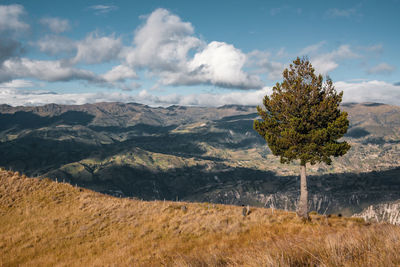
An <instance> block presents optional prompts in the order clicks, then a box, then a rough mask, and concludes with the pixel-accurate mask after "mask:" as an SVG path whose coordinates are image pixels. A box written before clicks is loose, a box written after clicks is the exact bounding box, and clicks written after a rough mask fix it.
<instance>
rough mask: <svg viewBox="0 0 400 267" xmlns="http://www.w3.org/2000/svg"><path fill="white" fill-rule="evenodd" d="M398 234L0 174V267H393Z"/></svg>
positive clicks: (350, 222) (351, 223) (334, 220)
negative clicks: (106, 192) (123, 195)
mask: <svg viewBox="0 0 400 267" xmlns="http://www.w3.org/2000/svg"><path fill="white" fill-rule="evenodd" d="M399 251H400V228H399V227H396V226H392V225H387V224H368V223H365V222H363V221H362V220H360V219H354V218H338V217H334V216H333V217H331V218H326V217H324V216H321V215H317V214H314V215H312V221H311V222H306V223H304V222H302V221H301V220H299V219H298V218H296V215H295V214H294V213H292V212H284V211H277V210H275V211H274V212H273V211H272V210H270V209H263V208H252V209H251V214H250V215H248V216H246V217H244V216H243V215H242V208H241V207H235V206H224V205H213V204H209V203H183V202H162V201H154V202H145V201H137V200H131V199H119V198H114V197H110V196H106V195H102V194H99V193H95V192H91V191H89V190H86V189H81V188H75V187H73V186H71V185H68V184H63V183H55V182H52V181H50V180H47V179H43V180H39V179H34V178H26V177H23V176H20V175H19V174H17V173H13V172H8V171H0V265H1V266H17V265H21V266H66V265H68V266H399V265H400V253H399Z"/></svg>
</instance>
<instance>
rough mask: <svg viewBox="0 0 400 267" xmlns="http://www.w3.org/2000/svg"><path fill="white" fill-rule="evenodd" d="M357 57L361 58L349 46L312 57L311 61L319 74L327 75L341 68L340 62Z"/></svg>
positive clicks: (342, 46)
mask: <svg viewBox="0 0 400 267" xmlns="http://www.w3.org/2000/svg"><path fill="white" fill-rule="evenodd" d="M357 57H359V55H357V54H356V53H355V52H353V51H352V50H351V48H350V46H349V45H341V46H339V48H338V49H336V50H333V51H332V52H329V53H325V54H319V55H315V56H312V55H311V59H310V61H311V63H312V65H313V67H314V68H315V69H316V71H317V72H319V73H322V74H327V73H329V72H330V71H332V70H334V69H336V68H337V67H338V66H339V63H338V62H339V61H340V60H344V59H353V58H357Z"/></svg>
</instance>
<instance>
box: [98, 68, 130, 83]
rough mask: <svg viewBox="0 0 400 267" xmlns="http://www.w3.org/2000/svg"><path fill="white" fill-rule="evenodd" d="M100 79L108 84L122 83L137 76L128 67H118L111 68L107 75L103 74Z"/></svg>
mask: <svg viewBox="0 0 400 267" xmlns="http://www.w3.org/2000/svg"><path fill="white" fill-rule="evenodd" d="M102 77H103V78H104V80H106V81H108V82H120V81H124V80H125V79H136V78H137V74H136V72H135V71H134V70H133V69H132V68H130V67H128V66H124V65H118V66H115V67H113V68H112V69H111V70H110V71H108V72H107V73H105V74H103V75H102Z"/></svg>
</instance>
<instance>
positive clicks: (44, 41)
mask: <svg viewBox="0 0 400 267" xmlns="http://www.w3.org/2000/svg"><path fill="white" fill-rule="evenodd" d="M36 45H37V47H38V48H39V50H40V51H42V52H44V53H46V54H49V55H60V54H62V55H63V54H72V53H74V52H76V50H77V44H76V42H75V41H73V40H71V39H68V38H66V37H63V36H58V35H46V36H45V37H43V38H41V39H40V40H38V41H37V42H36Z"/></svg>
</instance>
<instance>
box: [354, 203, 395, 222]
mask: <svg viewBox="0 0 400 267" xmlns="http://www.w3.org/2000/svg"><path fill="white" fill-rule="evenodd" d="M353 217H360V218H363V219H365V220H366V221H374V222H388V223H391V224H395V225H400V200H397V201H394V202H389V203H381V204H376V205H370V206H369V207H368V208H366V209H364V210H363V211H362V212H360V213H356V214H354V215H353Z"/></svg>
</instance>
